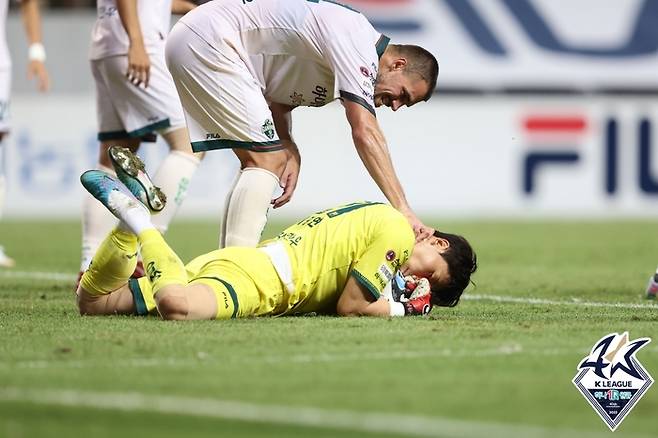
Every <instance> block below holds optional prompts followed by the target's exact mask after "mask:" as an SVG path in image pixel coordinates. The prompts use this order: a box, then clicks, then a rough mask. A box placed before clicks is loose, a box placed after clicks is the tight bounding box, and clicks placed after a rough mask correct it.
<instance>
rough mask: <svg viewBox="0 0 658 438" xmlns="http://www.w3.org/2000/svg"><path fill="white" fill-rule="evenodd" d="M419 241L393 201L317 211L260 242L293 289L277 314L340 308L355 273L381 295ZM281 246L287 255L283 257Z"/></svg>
mask: <svg viewBox="0 0 658 438" xmlns="http://www.w3.org/2000/svg"><path fill="white" fill-rule="evenodd" d="M414 242H415V237H414V232H413V230H412V229H411V226H410V225H409V222H408V221H407V219H406V218H405V217H404V216H403V215H402V214H401V213H400V212H398V211H397V210H395V209H394V208H393V207H391V206H390V205H386V204H380V203H373V202H356V203H352V204H347V205H343V206H340V207H336V208H332V209H329V210H324V211H321V212H318V213H315V214H312V215H311V216H309V217H307V218H306V219H304V220H302V221H300V222H298V223H296V224H295V225H292V226H291V227H288V228H287V229H285V230H284V231H283V232H282V233H280V234H279V235H278V236H277V237H276V238H274V239H271V240H267V241H264V242H263V243H261V245H259V248H260V249H261V250H265V251H268V252H269V253H270V258H271V259H272V263H273V264H274V267H275V269H276V270H277V272H278V273H279V276H280V277H281V282H282V283H283V284H284V285H285V286H286V287H285V289H287V293H286V294H284V297H283V299H284V302H282V303H281V304H282V305H281V306H279V307H278V309H277V312H276V314H279V315H287V314H300V313H310V312H317V313H329V314H333V313H335V312H336V303H337V302H338V298H339V297H340V295H341V293H342V292H343V289H344V288H345V284H346V283H347V280H348V278H349V276H350V275H351V276H353V277H355V278H356V279H357V280H358V282H359V283H360V284H361V285H362V286H363V287H364V288H366V289H367V290H368V291H369V292H370V293H371V294H372V296H373V298H375V299H377V298H379V296H380V294H381V292H382V290H383V289H384V287H385V286H386V284H387V283H388V282H389V281H390V280H391V279H392V278H393V276H394V274H395V272H396V270H397V269H398V268H399V267H400V266H401V265H402V264H404V263H405V262H406V261H407V259H408V258H409V255H410V254H411V251H412V249H413V246H414ZM281 247H283V249H285V254H286V255H287V257H283V258H281V257H277V255H276V252H277V251H276V248H279V249H281ZM273 249H274V250H273ZM272 254H275V255H274V256H272ZM279 255H280V254H279ZM283 259H287V260H283ZM287 263H289V265H287ZM263 286H264V285H263ZM261 289H262V287H261Z"/></svg>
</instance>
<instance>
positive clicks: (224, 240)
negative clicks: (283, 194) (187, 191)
mask: <svg viewBox="0 0 658 438" xmlns="http://www.w3.org/2000/svg"><path fill="white" fill-rule="evenodd" d="M231 38H232V37H231V35H227V39H231ZM232 40H233V44H232V45H229V44H228V43H226V41H225V40H223V39H222V40H217V41H214V42H213V44H212V45H210V44H208V43H207V42H205V41H204V40H202V39H201V38H200V37H199V36H198V35H196V34H195V33H194V32H193V31H192V30H191V29H190V28H188V27H187V26H185V24H183V23H178V24H176V25H175V26H174V28H173V29H172V31H171V33H170V34H169V37H168V38H167V46H166V53H165V55H166V59H167V65H168V67H169V71H170V72H171V75H172V77H173V78H174V83H175V84H176V88H177V90H178V95H179V96H180V99H181V103H182V105H183V109H184V111H185V117H186V120H187V126H188V129H189V132H190V140H191V141H192V148H193V150H194V151H209V150H215V149H232V150H233V151H234V152H235V154H236V155H237V156H238V158H239V159H240V162H241V171H240V174H239V175H238V177H237V179H236V182H235V185H234V186H233V187H232V189H231V190H230V192H229V193H228V196H227V202H226V208H225V210H224V221H223V224H222V236H221V237H220V246H222V247H224V246H255V245H256V244H257V243H258V241H259V240H260V235H261V233H262V231H263V228H264V226H265V222H266V221H267V212H268V209H269V206H270V204H271V201H272V198H273V195H274V192H275V190H277V188H278V186H279V178H280V177H281V174H282V173H283V170H284V168H285V165H286V159H287V156H286V153H285V152H284V151H283V150H282V149H283V145H282V143H281V141H280V140H279V138H278V136H277V134H276V130H275V127H274V124H273V121H272V114H271V112H270V109H269V106H268V105H267V102H266V100H265V98H264V96H263V94H262V92H261V88H260V85H259V83H258V81H257V80H256V79H255V78H254V77H253V76H252V74H251V73H250V72H249V69H248V67H247V66H246V65H245V63H244V61H243V59H246V55H245V56H242V57H241V55H240V54H239V53H238V50H240V48H239V43H238V42H237V41H239V39H238V38H237V37H235V38H232ZM243 55H244V54H243Z"/></svg>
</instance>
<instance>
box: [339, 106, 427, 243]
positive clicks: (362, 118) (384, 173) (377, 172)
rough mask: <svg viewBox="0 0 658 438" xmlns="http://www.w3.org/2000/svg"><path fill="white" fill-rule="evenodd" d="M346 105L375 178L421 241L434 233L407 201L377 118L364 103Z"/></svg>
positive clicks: (355, 137) (354, 135) (358, 145)
mask: <svg viewBox="0 0 658 438" xmlns="http://www.w3.org/2000/svg"><path fill="white" fill-rule="evenodd" d="M343 106H344V107H345V114H346V116H347V120H348V122H349V124H350V126H351V128H352V139H353V141H354V146H355V147H356V150H357V152H358V154H359V157H360V158H361V161H363V164H364V165H365V167H366V169H367V170H368V173H369V174H370V176H371V177H372V179H373V180H374V181H375V183H376V184H377V186H378V187H379V189H380V190H381V191H382V193H384V196H386V199H388V201H389V202H390V203H391V205H392V206H393V207H395V208H396V209H397V210H398V211H399V212H400V213H402V214H403V215H404V216H405V217H406V218H407V220H408V221H409V223H410V224H411V226H412V228H413V229H414V232H415V233H416V237H417V239H418V240H422V239H424V238H426V237H429V236H431V235H432V234H433V233H434V230H433V229H432V228H430V227H427V226H425V225H424V224H423V223H422V222H421V221H420V219H418V217H417V216H416V214H415V213H414V212H413V211H412V210H411V207H410V206H409V203H408V202H407V198H406V197H405V194H404V190H403V189H402V184H400V180H399V179H398V177H397V175H396V173H395V169H394V168H393V161H392V160H391V155H390V154H389V151H388V146H387V145H386V139H385V138H384V133H383V132H382V130H381V128H380V127H379V123H378V122H377V118H376V117H375V116H374V115H373V114H372V113H371V112H370V111H369V110H368V109H366V108H365V107H364V106H363V105H361V104H360V103H357V102H354V101H351V100H348V99H343Z"/></svg>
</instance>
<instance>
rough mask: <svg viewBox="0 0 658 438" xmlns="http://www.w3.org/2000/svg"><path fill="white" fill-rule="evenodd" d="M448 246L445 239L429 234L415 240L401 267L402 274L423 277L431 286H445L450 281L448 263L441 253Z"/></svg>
mask: <svg viewBox="0 0 658 438" xmlns="http://www.w3.org/2000/svg"><path fill="white" fill-rule="evenodd" d="M448 248H450V243H448V241H447V240H446V239H442V238H440V237H435V236H431V237H428V238H427V239H425V240H423V241H421V242H417V243H416V245H415V246H414V250H413V251H412V252H411V257H409V260H408V261H407V263H406V264H404V265H403V266H402V268H401V271H402V273H403V274H404V275H415V276H417V277H425V278H427V279H428V280H429V281H430V284H431V285H432V287H433V288H435V287H441V286H447V285H448V284H449V283H450V271H449V270H448V264H447V263H446V261H445V259H444V258H443V256H442V255H441V254H443V253H444V252H446V251H447V250H448Z"/></svg>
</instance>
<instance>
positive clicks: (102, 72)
mask: <svg viewBox="0 0 658 438" xmlns="http://www.w3.org/2000/svg"><path fill="white" fill-rule="evenodd" d="M150 61H151V68H150V78H149V84H148V87H147V88H144V87H143V86H139V87H137V86H135V85H133V84H131V83H130V82H129V81H128V79H127V78H126V71H128V57H127V56H125V55H120V56H111V57H108V58H103V59H98V60H93V61H91V71H92V73H93V75H94V81H95V82H96V113H97V118H98V139H99V140H100V141H105V140H114V139H123V138H136V137H138V138H142V139H143V140H147V141H148V140H150V141H154V140H155V136H154V135H153V134H154V133H155V132H157V131H161V130H163V129H167V128H169V127H179V126H180V127H184V126H185V116H184V115H183V108H182V107H181V104H180V101H179V99H178V94H176V87H175V86H174V82H173V80H172V78H171V75H170V74H169V71H167V68H166V67H165V63H164V57H163V56H162V55H155V56H154V55H150Z"/></svg>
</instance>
